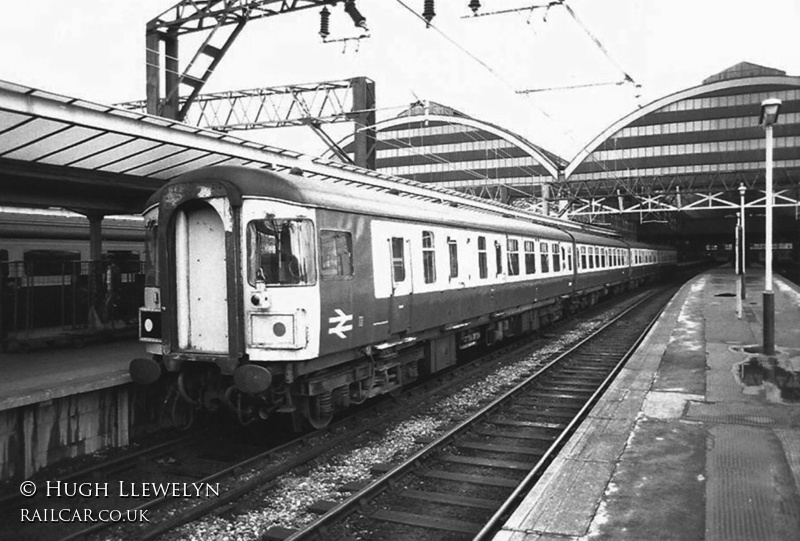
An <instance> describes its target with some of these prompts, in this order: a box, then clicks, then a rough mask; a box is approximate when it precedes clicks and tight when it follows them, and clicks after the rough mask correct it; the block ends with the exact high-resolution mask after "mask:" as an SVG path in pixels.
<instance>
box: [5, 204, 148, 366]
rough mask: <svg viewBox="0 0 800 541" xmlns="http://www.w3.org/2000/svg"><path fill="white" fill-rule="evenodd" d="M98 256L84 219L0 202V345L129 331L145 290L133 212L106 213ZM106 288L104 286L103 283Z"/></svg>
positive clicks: (76, 340)
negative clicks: (96, 257) (94, 255)
mask: <svg viewBox="0 0 800 541" xmlns="http://www.w3.org/2000/svg"><path fill="white" fill-rule="evenodd" d="M102 252H103V255H102V260H101V261H96V262H92V261H90V256H89V223H88V220H87V219H86V217H84V216H80V215H78V214H75V213H72V212H66V211H60V210H52V209H18V208H11V207H4V208H0V345H2V348H3V350H4V351H6V350H11V351H23V352H24V351H27V350H30V349H33V348H35V347H41V346H48V345H54V344H60V343H64V342H68V343H72V344H73V345H81V344H82V343H83V342H85V340H86V338H88V337H90V336H92V335H94V334H97V333H98V332H99V331H106V330H108V329H106V328H101V327H110V326H112V325H113V326H114V328H115V330H117V331H120V330H121V329H122V327H129V328H130V329H131V330H132V331H133V332H134V333H135V331H136V324H137V321H138V308H139V305H140V304H141V298H142V296H143V291H144V278H143V276H142V275H141V269H142V259H143V256H144V225H143V221H142V218H141V217H140V216H118V217H108V218H106V219H104V221H103V228H102ZM110 286H111V287H110Z"/></svg>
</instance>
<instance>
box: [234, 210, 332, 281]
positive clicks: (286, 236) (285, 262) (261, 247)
mask: <svg viewBox="0 0 800 541" xmlns="http://www.w3.org/2000/svg"><path fill="white" fill-rule="evenodd" d="M247 238H248V242H247V244H248V249H249V253H248V257H249V265H248V270H249V272H248V280H249V282H250V284H253V285H255V284H256V283H258V282H263V283H265V284H271V285H297V284H312V283H314V281H315V280H316V271H315V265H314V260H315V257H314V244H315V242H314V226H313V225H312V223H311V220H305V219H292V220H278V219H275V218H273V217H268V218H266V219H264V220H253V221H252V222H250V223H249V224H248V226H247Z"/></svg>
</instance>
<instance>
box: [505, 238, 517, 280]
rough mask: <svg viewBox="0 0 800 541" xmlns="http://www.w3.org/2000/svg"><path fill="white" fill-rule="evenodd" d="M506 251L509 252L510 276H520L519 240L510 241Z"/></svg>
mask: <svg viewBox="0 0 800 541" xmlns="http://www.w3.org/2000/svg"><path fill="white" fill-rule="evenodd" d="M506 251H507V252H508V254H507V257H508V274H509V276H519V241H518V240H517V239H508V241H507V245H506Z"/></svg>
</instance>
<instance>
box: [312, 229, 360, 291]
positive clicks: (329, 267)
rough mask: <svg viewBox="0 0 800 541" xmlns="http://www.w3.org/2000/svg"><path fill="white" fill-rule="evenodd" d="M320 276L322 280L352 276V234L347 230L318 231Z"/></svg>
mask: <svg viewBox="0 0 800 541" xmlns="http://www.w3.org/2000/svg"><path fill="white" fill-rule="evenodd" d="M319 249H320V251H321V252H322V253H321V257H320V262H321V265H322V266H321V267H320V271H319V273H320V276H321V278H322V279H323V280H342V279H346V278H349V277H350V276H353V236H352V235H351V234H350V232H348V231H329V230H324V229H323V230H322V231H320V233H319Z"/></svg>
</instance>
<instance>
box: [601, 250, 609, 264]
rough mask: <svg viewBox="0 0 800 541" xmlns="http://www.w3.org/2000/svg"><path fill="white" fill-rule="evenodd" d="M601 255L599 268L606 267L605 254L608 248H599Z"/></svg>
mask: <svg viewBox="0 0 800 541" xmlns="http://www.w3.org/2000/svg"><path fill="white" fill-rule="evenodd" d="M601 250H602V253H601V254H600V267H601V268H605V267H606V254H608V248H601Z"/></svg>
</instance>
